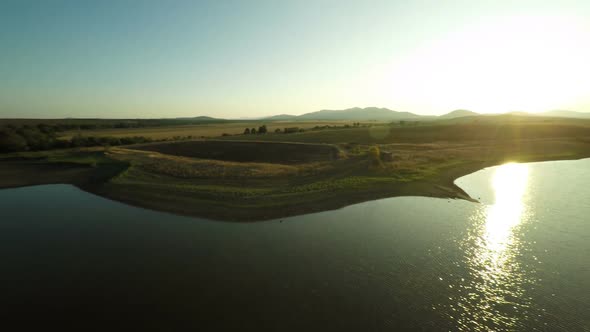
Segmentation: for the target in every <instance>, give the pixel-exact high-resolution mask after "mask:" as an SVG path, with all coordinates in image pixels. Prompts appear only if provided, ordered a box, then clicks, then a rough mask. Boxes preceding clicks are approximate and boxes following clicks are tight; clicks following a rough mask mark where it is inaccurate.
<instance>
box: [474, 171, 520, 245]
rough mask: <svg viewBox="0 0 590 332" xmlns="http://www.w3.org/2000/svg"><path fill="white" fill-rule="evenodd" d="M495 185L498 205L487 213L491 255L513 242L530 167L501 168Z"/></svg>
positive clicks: (487, 241)
mask: <svg viewBox="0 0 590 332" xmlns="http://www.w3.org/2000/svg"><path fill="white" fill-rule="evenodd" d="M492 181H493V182H492V186H493V188H494V193H495V203H494V205H492V206H490V208H489V210H488V215H487V219H486V223H485V241H486V247H487V249H488V250H489V252H490V253H492V254H493V255H497V254H500V253H501V251H503V250H504V249H505V247H506V245H507V244H508V243H509V242H510V237H511V234H512V229H513V228H514V227H515V226H516V225H518V224H519V223H520V222H521V219H522V213H523V207H524V204H523V197H524V194H525V191H526V188H527V182H528V167H527V166H526V165H524V164H505V165H502V166H500V167H498V169H497V170H496V173H495V175H494V178H493V180H492Z"/></svg>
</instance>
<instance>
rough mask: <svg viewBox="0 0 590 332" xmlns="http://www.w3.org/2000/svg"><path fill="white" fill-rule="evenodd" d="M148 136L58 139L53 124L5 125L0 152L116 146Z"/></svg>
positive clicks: (139, 140)
mask: <svg viewBox="0 0 590 332" xmlns="http://www.w3.org/2000/svg"><path fill="white" fill-rule="evenodd" d="M151 141H152V140H151V139H150V138H146V137H143V136H134V137H121V138H118V137H94V136H82V135H80V134H78V135H76V136H74V137H72V138H71V139H69V140H67V139H59V138H58V135H57V130H56V129H55V128H54V127H53V126H48V125H44V124H39V125H37V126H29V125H25V126H22V127H18V128H17V127H14V126H6V127H3V128H0V153H8V152H23V151H40V150H51V149H65V148H76V147H93V146H117V145H128V144H138V143H147V142H151Z"/></svg>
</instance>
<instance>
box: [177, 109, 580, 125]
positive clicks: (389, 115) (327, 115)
mask: <svg viewBox="0 0 590 332" xmlns="http://www.w3.org/2000/svg"><path fill="white" fill-rule="evenodd" d="M505 114H506V115H519V116H546V117H560V118H577V119H590V113H584V112H574V111H567V110H553V111H547V112H542V113H527V112H520V111H519V112H509V113H505ZM488 115H494V114H480V113H476V112H473V111H469V110H463V109H459V110H455V111H452V112H450V113H447V114H443V115H439V116H436V115H419V114H415V113H410V112H398V111H394V110H390V109H388V108H379V107H366V108H360V107H354V108H348V109H344V110H321V111H317V112H311V113H305V114H302V115H290V114H279V115H273V116H269V117H264V118H251V119H243V120H266V121H322V120H323V121H370V120H373V121H412V120H413V121H419V120H425V121H426V120H437V119H440V120H451V119H457V118H464V117H471V116H488ZM495 115H499V114H495ZM178 119H182V120H196V121H197V120H198V121H201V122H209V121H210V122H215V121H228V120H226V119H216V118H212V117H208V116H198V117H194V118H178Z"/></svg>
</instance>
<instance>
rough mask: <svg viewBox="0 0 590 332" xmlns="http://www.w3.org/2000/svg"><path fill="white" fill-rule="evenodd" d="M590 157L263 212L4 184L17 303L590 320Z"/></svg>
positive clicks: (554, 325)
mask: <svg viewBox="0 0 590 332" xmlns="http://www.w3.org/2000/svg"><path fill="white" fill-rule="evenodd" d="M588 170H590V160H581V161H564V162H547V163H533V164H512V165H504V166H500V167H494V168H489V169H485V170H482V171H480V172H477V173H474V174H471V175H469V176H466V177H463V178H461V179H459V180H457V184H459V185H460V186H461V187H462V188H463V189H465V190H466V191H467V192H468V193H469V194H470V195H471V196H472V197H474V198H478V199H480V201H481V204H478V203H471V202H466V201H461V200H445V199H432V198H422V197H400V198H391V199H383V200H378V201H372V202H367V203H362V204H357V205H353V206H349V207H346V208H343V209H340V210H336V211H328V212H323V213H316V214H310V215H305V216H298V217H292V218H286V219H283V220H275V221H270V222H260V223H244V224H240V223H224V222H214V221H208V220H202V219H196V218H189V217H180V216H175V215H171V214H166V213H160V212H154V211H149V210H144V209H140V208H135V207H131V206H128V205H124V204H121V203H118V202H113V201H109V200H106V199H104V198H101V197H97V196H94V195H92V194H88V193H85V192H83V191H80V190H78V189H77V188H75V187H72V186H67V185H50V186H38V187H28V188H20V189H10V190H1V191H0V211H1V215H2V218H1V219H0V250H1V252H2V270H1V271H0V272H2V273H0V282H1V283H0V285H1V286H0V287H1V288H0V290H1V291H2V294H3V296H2V297H1V299H0V301H1V302H0V303H1V304H2V306H3V308H4V309H5V310H4V311H3V312H4V314H7V315H11V314H16V313H23V312H26V313H28V314H29V315H31V317H37V316H39V317H40V316H48V317H50V318H51V319H52V320H59V321H68V320H71V319H72V318H76V319H78V320H82V319H83V320H87V321H89V322H98V321H107V322H110V323H111V324H117V323H120V322H125V323H129V322H132V323H133V324H134V325H137V326H141V325H144V326H149V327H157V328H172V327H174V326H187V325H190V326H195V327H201V328H202V327H208V328H210V329H211V328H216V329H217V330H221V329H229V328H236V329H242V330H244V329H249V328H252V329H254V328H255V329H256V330H259V331H266V330H281V331H301V330H324V331H327V330H334V331H336V330H337V331H342V330H355V331H369V330H374V331H375V330H376V331H381V330H425V331H432V330H445V331H446V330H453V331H457V330H459V331H488V330H497V331H504V330H505V331H588V330H590V315H589V314H588V308H590V292H589V291H588V290H590V267H589V262H590V261H589V259H590V258H589V257H590V217H588V216H590V187H588V186H585V185H584V184H587V183H590V172H589V171H588Z"/></svg>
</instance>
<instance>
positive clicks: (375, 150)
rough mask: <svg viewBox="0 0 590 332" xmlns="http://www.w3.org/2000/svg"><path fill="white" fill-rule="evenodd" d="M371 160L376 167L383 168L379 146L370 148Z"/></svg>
mask: <svg viewBox="0 0 590 332" xmlns="http://www.w3.org/2000/svg"><path fill="white" fill-rule="evenodd" d="M368 156H369V160H370V161H371V163H372V164H373V166H375V167H383V163H382V162H381V151H380V150H379V147H378V146H376V145H375V146H372V147H370V148H369V151H368Z"/></svg>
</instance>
